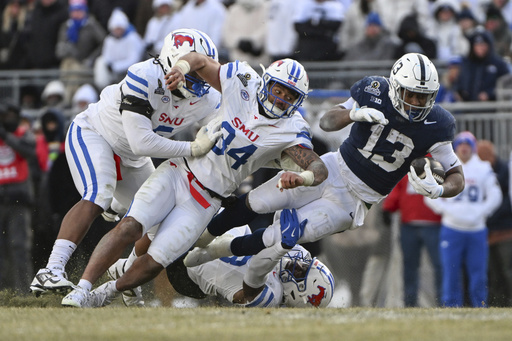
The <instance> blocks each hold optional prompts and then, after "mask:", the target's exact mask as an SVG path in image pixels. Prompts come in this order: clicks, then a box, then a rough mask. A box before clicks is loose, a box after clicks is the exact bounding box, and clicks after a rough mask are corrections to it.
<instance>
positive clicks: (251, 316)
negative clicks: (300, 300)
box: [0, 293, 512, 341]
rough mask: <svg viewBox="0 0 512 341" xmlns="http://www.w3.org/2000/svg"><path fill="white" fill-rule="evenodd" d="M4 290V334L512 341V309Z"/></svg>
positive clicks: (0, 320) (0, 322)
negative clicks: (67, 301) (181, 302)
mask: <svg viewBox="0 0 512 341" xmlns="http://www.w3.org/2000/svg"><path fill="white" fill-rule="evenodd" d="M60 299H61V298H60V297H58V296H48V297H42V298H38V299H35V298H32V297H16V296H15V295H12V294H9V293H0V340H31V341H40V340H54V341H57V340H98V341H99V340H212V341H217V340H223V341H224V340H236V341H245V340H248V341H251V340H258V341H270V340H311V341H322V340H350V341H363V340H364V341H367V340H379V341H384V340H435V341H438V340H450V341H452V340H479V341H480V340H483V341H487V340H492V341H498V340H507V341H509V340H512V309H505V308H489V309H470V308H464V309H421V308H409V309H400V308H395V309H377V308H347V309H242V308H224V307H201V308H186V309H177V308H125V307H123V306H119V305H116V306H112V307H106V308H100V309H73V308H62V307H61V306H60Z"/></svg>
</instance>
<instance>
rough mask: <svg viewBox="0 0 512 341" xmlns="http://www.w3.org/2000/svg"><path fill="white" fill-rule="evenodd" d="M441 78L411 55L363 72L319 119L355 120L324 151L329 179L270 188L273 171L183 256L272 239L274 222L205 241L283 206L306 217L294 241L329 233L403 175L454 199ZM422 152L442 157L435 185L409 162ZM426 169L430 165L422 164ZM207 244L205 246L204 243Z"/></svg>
mask: <svg viewBox="0 0 512 341" xmlns="http://www.w3.org/2000/svg"><path fill="white" fill-rule="evenodd" d="M438 89H439V78H438V74H437V70H436V68H435V66H434V64H433V63H432V62H431V61H430V60H429V59H428V58H427V57H426V56H424V55H421V54H419V53H409V54H405V55H404V56H402V57H401V58H400V59H398V60H397V61H396V62H395V64H394V66H393V68H392V70H391V72H390V77H389V78H385V77H380V76H369V77H364V78H363V79H361V80H360V81H358V82H356V83H355V84H354V85H353V86H352V88H351V89H350V93H351V96H352V97H351V98H349V99H348V100H347V101H346V102H344V103H341V104H339V105H336V106H335V107H334V108H332V109H331V110H329V111H328V112H327V113H326V114H325V115H324V116H323V117H322V118H321V120H320V127H321V128H322V129H323V130H325V131H335V130H339V129H342V128H344V127H346V126H347V125H349V124H351V123H353V125H352V127H351V131H350V135H349V137H348V138H347V139H346V140H345V141H344V142H343V143H342V144H341V146H340V148H339V151H335V152H330V153H326V154H324V155H322V160H323V161H324V163H325V164H326V166H327V168H328V170H329V177H328V179H327V180H326V181H324V182H323V183H322V184H320V185H319V186H317V187H308V188H297V189H292V190H289V191H283V192H279V191H275V190H274V188H275V187H276V184H277V183H278V181H279V174H278V175H277V176H276V177H274V178H273V179H270V180H269V181H268V182H266V183H264V184H262V185H261V186H259V187H257V188H255V189H253V190H252V191H251V192H249V193H248V194H247V195H246V198H245V199H246V200H243V201H246V202H247V205H246V206H244V205H240V206H237V207H236V211H233V210H232V209H231V208H227V209H226V210H224V211H223V212H221V213H220V214H219V215H217V216H216V217H215V219H214V220H213V221H212V222H211V223H210V225H209V226H208V231H207V232H205V233H204V234H203V235H202V236H201V238H200V239H199V241H198V243H197V246H198V247H197V248H195V249H194V250H192V251H191V252H190V253H189V254H188V255H187V256H186V257H185V259H184V263H185V265H187V266H196V265H199V264H202V263H203V262H206V261H210V260H212V259H214V258H219V257H226V256H231V255H236V256H244V255H251V254H255V253H257V252H259V251H260V250H261V248H264V247H268V246H269V245H273V243H274V240H275V239H276V238H278V237H279V236H278V233H277V231H278V228H279V227H278V226H277V224H275V223H274V224H273V225H271V226H270V227H269V228H267V229H266V230H265V232H264V233H262V234H261V235H258V234H253V235H251V236H248V237H245V236H244V237H239V238H235V239H234V240H233V241H232V242H229V243H226V242H222V241H223V240H222V239H218V240H217V241H216V242H214V243H211V244H209V245H208V243H209V242H210V241H211V240H212V239H213V236H218V235H221V234H222V233H224V232H225V230H228V229H230V228H232V227H235V226H242V225H244V224H248V223H249V222H250V220H248V219H247V218H249V219H250V218H251V217H254V216H255V215H256V214H255V212H257V213H269V212H274V211H277V210H280V209H283V208H290V207H295V208H297V211H298V215H299V218H300V219H306V218H307V219H308V225H307V226H306V229H305V232H304V236H303V237H302V238H301V239H300V240H299V242H300V243H306V242H314V241H317V240H320V239H322V238H324V237H326V236H329V235H331V234H333V233H337V232H342V231H345V230H347V229H354V228H357V227H358V226H361V225H362V224H363V221H364V218H365V216H366V214H367V212H368V209H369V208H370V207H371V205H372V204H376V203H379V202H380V201H381V200H382V199H383V198H384V197H385V196H386V195H388V194H389V192H391V190H392V189H393V187H394V186H395V185H396V184H397V183H398V182H399V181H400V180H401V179H402V178H403V177H404V176H405V175H406V174H408V173H409V179H410V183H411V184H412V186H413V187H414V188H415V190H416V191H417V192H418V193H420V194H422V195H424V196H427V197H430V198H438V197H440V196H442V197H453V196H455V195H457V194H458V193H460V192H461V191H462V190H463V189H464V174H463V170H462V166H461V163H460V161H459V159H458V158H457V155H455V152H454V151H453V148H452V146H451V141H452V140H453V137H454V133H455V119H454V118H453V116H452V115H451V114H450V113H449V112H448V111H446V110H445V109H443V108H442V107H440V106H439V105H435V98H436V94H437V91H438ZM427 153H431V154H432V156H433V157H434V158H435V159H436V160H438V161H439V162H441V164H442V165H443V167H444V169H445V171H446V174H447V176H446V179H445V181H444V183H443V184H438V183H437V182H436V181H435V179H434V177H433V175H432V171H431V169H430V166H429V165H428V164H427V166H426V168H425V171H426V177H425V178H421V179H420V178H419V177H418V176H417V174H416V173H415V172H414V168H412V167H410V164H411V162H412V160H414V159H415V158H418V157H423V156H425V155H426V154H427ZM427 168H428V169H427ZM205 245H207V246H206V247H204V246H205Z"/></svg>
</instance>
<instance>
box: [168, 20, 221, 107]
mask: <svg viewBox="0 0 512 341" xmlns="http://www.w3.org/2000/svg"><path fill="white" fill-rule="evenodd" d="M189 52H197V53H200V54H204V55H205V56H208V57H212V58H213V59H214V60H216V61H219V57H218V52H217V47H215V44H214V43H213V41H212V40H211V39H210V37H209V36H208V35H207V34H206V33H204V32H201V31H199V30H195V29H179V30H174V31H172V32H171V33H169V34H168V35H167V36H166V37H165V39H164V46H162V50H161V51H160V55H159V56H158V59H160V62H161V63H162V65H163V67H164V72H165V73H168V72H169V70H170V69H171V67H173V66H174V65H175V64H176V62H177V61H178V59H180V58H181V57H183V56H184V55H186V54H187V53H189ZM185 78H186V79H187V80H188V81H190V82H191V83H192V86H191V88H189V87H188V86H187V85H186V84H184V85H183V87H182V88H180V89H179V91H180V92H181V94H182V95H183V96H184V97H185V98H190V97H192V96H196V97H201V96H203V95H206V94H207V93H208V90H209V89H210V85H209V84H208V83H206V82H205V81H203V80H201V79H198V78H196V77H193V76H191V75H188V74H187V75H185Z"/></svg>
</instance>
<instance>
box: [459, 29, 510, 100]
mask: <svg viewBox="0 0 512 341" xmlns="http://www.w3.org/2000/svg"><path fill="white" fill-rule="evenodd" d="M469 43H470V50H469V53H468V55H467V56H465V57H463V58H462V62H461V66H460V72H459V76H458V79H457V83H456V88H455V90H456V91H457V94H458V95H459V96H460V98H461V99H462V100H463V101H466V102H467V101H494V100H496V82H497V80H498V78H500V77H501V76H503V75H506V74H508V73H509V72H510V70H509V67H508V65H507V63H506V62H505V60H504V59H503V57H501V56H499V55H497V54H496V53H495V51H494V42H493V38H492V35H491V34H490V33H489V31H487V30H485V29H484V28H483V27H478V28H477V29H475V31H474V32H473V34H472V35H471V37H470V38H469Z"/></svg>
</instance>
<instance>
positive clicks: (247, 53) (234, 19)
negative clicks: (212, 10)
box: [222, 0, 268, 66]
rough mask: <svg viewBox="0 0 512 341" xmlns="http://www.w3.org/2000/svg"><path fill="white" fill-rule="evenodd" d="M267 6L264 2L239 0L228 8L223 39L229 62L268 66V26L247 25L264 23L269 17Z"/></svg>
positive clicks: (261, 0)
mask: <svg viewBox="0 0 512 341" xmlns="http://www.w3.org/2000/svg"><path fill="white" fill-rule="evenodd" d="M267 5H268V4H267V3H266V2H265V1H263V0H237V1H236V2H235V3H234V4H233V5H231V6H230V7H229V8H228V10H227V13H226V20H225V21H224V27H223V33H222V39H223V45H224V47H226V49H227V50H228V51H227V52H228V54H229V60H244V61H246V62H248V63H249V64H250V65H253V66H258V65H259V64H267V62H268V61H267V60H266V59H264V58H265V53H264V50H263V45H264V43H265V36H266V34H267V28H266V25H247V23H248V22H251V21H253V22H255V23H264V22H265V21H266V20H267V17H268V6H267Z"/></svg>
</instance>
